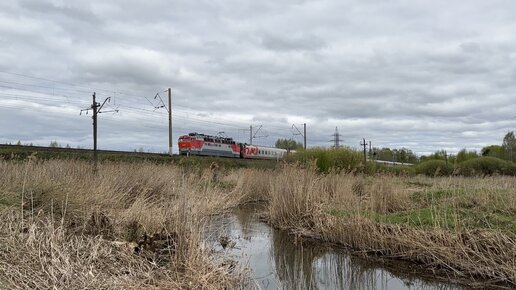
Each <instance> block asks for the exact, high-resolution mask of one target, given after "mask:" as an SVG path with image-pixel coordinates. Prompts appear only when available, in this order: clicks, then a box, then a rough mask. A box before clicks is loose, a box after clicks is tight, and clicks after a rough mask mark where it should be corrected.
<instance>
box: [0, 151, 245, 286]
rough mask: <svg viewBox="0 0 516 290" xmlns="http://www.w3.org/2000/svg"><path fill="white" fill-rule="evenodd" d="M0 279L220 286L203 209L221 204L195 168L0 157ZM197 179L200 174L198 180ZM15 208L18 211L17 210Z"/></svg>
mask: <svg viewBox="0 0 516 290" xmlns="http://www.w3.org/2000/svg"><path fill="white" fill-rule="evenodd" d="M0 172H1V173H2V174H1V175H0V185H1V187H0V193H1V199H0V211H1V212H2V215H3V221H6V222H3V224H2V225H1V227H0V281H1V282H0V285H3V286H5V287H8V288H12V289H49V288H53V289H142V288H150V289H224V288H226V289H228V288H234V287H236V286H237V285H239V283H240V278H239V274H238V273H231V271H230V269H228V268H227V267H226V266H224V265H217V264H214V263H212V262H211V260H210V257H209V254H208V253H207V251H206V250H205V249H204V248H203V239H202V236H201V233H202V228H203V225H204V222H205V219H206V216H207V215H208V214H210V212H214V211H216V210H217V209H219V208H222V207H224V206H226V204H227V200H226V199H225V198H224V195H227V193H225V192H224V190H223V189H221V188H217V187H216V186H214V185H213V183H212V182H211V180H210V177H206V174H205V173H203V172H193V173H184V172H182V170H181V169H180V168H177V167H173V166H167V165H155V164H125V163H105V164H102V166H101V167H100V170H99V172H98V175H94V174H92V172H91V166H90V165H89V164H88V163H86V162H81V161H59V160H50V161H44V162H41V161H38V160H29V161H26V162H8V161H0ZM205 180H206V182H205V183H203V181H205ZM20 209H21V210H20Z"/></svg>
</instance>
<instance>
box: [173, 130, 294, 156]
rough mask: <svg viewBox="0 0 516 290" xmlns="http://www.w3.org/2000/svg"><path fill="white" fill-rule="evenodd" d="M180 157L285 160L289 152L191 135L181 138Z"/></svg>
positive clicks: (231, 139) (214, 137)
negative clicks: (198, 156)
mask: <svg viewBox="0 0 516 290" xmlns="http://www.w3.org/2000/svg"><path fill="white" fill-rule="evenodd" d="M178 145H179V146H178V147H179V154H180V155H200V156H220V157H231V158H247V159H283V158H284V157H286V156H287V150H285V149H279V148H273V147H265V146H257V145H248V144H245V143H237V142H235V141H234V140H233V138H227V137H220V136H210V135H204V134H199V133H189V134H188V135H183V136H181V137H179V141H178Z"/></svg>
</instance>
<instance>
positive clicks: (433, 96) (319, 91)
mask: <svg viewBox="0 0 516 290" xmlns="http://www.w3.org/2000/svg"><path fill="white" fill-rule="evenodd" d="M514 11H516V2H514V1H509V0H507V1H497V0H495V1H478V0H472V1H467V3H465V2H463V1H441V0H434V1H408V0H394V1H377V0H368V1H340V0H335V1H330V0H327V1H303V0H285V1H251V2H250V1H241V0H225V1H218V0H215V1H182V0H181V1H164V0H162V1H160V0H151V1H143V2H142V1H136V0H128V1H97V0H92V1H64V0H48V1H47V0H43V1H41V0H16V1H2V2H0V45H1V47H2V50H1V51H0V143H8V142H11V143H15V142H17V141H18V140H20V141H21V142H22V143H33V144H35V145H36V144H38V145H48V144H49V143H50V142H51V141H54V140H55V141H58V142H59V143H61V144H63V145H65V144H70V145H71V146H72V147H77V146H81V147H85V148H89V147H91V146H92V145H91V142H92V141H91V140H92V137H91V135H92V132H91V131H92V128H91V119H90V118H89V117H90V116H89V115H88V116H86V115H79V111H80V110H81V109H84V108H87V107H88V106H90V105H91V95H92V94H93V92H96V93H97V99H98V100H100V101H103V100H104V99H105V98H107V97H111V100H112V101H111V103H109V104H108V105H109V106H110V108H113V109H115V108H116V109H118V110H119V113H118V114H109V113H108V114H101V115H100V116H99V148H101V149H122V150H133V149H139V148H143V149H144V150H146V151H154V152H164V151H166V150H167V142H168V135H167V114H166V111H165V110H163V109H155V108H154V106H153V104H155V103H154V102H156V103H157V100H155V99H154V96H155V95H156V94H157V93H160V94H161V96H162V97H164V96H166V94H165V93H163V91H164V90H166V89H167V88H169V87H171V88H172V92H173V113H174V117H173V123H174V139H175V140H177V137H178V136H179V135H181V134H185V133H188V132H195V131H196V132H200V133H206V134H217V133H219V132H225V134H226V135H228V136H230V137H233V138H235V139H236V140H238V141H242V142H246V141H247V140H248V138H249V131H247V130H248V129H249V126H250V125H253V126H256V127H258V126H260V125H262V128H263V129H262V130H263V132H260V134H263V135H262V136H263V138H258V139H256V140H254V141H253V143H258V144H263V145H272V144H274V142H275V140H276V139H278V138H291V137H293V138H297V140H298V141H302V137H301V136H298V135H294V134H295V133H296V132H295V131H294V130H293V129H292V124H296V125H297V126H298V127H299V126H300V124H302V123H307V132H308V134H307V135H308V140H307V141H308V146H309V147H310V146H331V145H332V144H331V142H329V140H331V138H332V137H331V135H332V134H333V132H334V130H335V127H336V126H338V128H339V132H340V134H341V138H342V139H343V140H344V141H343V142H342V143H343V144H344V145H348V146H352V147H358V146H359V143H360V140H361V139H362V138H366V139H367V140H371V141H372V143H373V146H378V147H393V148H401V147H406V148H410V149H412V150H414V151H415V152H417V153H419V154H423V153H428V152H432V151H436V150H439V149H445V150H448V151H449V152H456V151H458V150H460V149H461V148H468V149H477V150H478V149H480V148H481V147H483V146H485V145H489V144H500V143H501V141H502V138H503V136H504V135H505V133H506V132H507V131H509V130H516V118H514V117H516V102H515V100H516V82H515V79H516V18H515V17H514ZM176 150H177V148H176Z"/></svg>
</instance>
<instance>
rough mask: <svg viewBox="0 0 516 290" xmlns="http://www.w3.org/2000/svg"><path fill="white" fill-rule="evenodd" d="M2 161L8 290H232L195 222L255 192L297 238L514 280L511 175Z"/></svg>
mask: <svg viewBox="0 0 516 290" xmlns="http://www.w3.org/2000/svg"><path fill="white" fill-rule="evenodd" d="M91 169H92V168H91V164H90V163H89V162H86V161H81V160H39V159H35V158H28V159H26V160H23V161H18V160H3V161H0V173H1V175H0V215H1V217H2V221H4V222H3V223H2V224H0V285H6V286H7V287H9V288H13V289H38V288H39V289H48V288H53V287H55V288H57V289H77V288H81V289H84V288H95V289H97V288H103V289H136V288H138V289H139V288H151V289H152V288H155V289H160V288H162V289H166V288H186V289H224V288H226V289H232V288H235V287H238V286H239V285H242V283H244V282H243V281H244V280H245V275H243V274H242V273H241V272H240V271H235V270H234V269H232V268H231V267H228V265H224V264H218V263H217V262H215V261H216V260H215V259H212V253H210V252H209V251H207V250H206V249H205V247H204V243H203V237H202V234H201V233H202V232H203V231H202V229H203V226H204V223H205V222H206V221H207V220H208V219H209V218H210V216H211V215H213V214H218V213H221V212H224V211H225V210H227V209H229V208H232V207H236V206H239V205H242V204H246V203H250V202H255V201H262V202H264V203H265V207H266V212H267V217H266V218H267V219H268V220H269V222H270V223H271V224H272V225H273V226H275V227H278V228H283V229H287V230H289V231H290V232H291V233H292V234H294V235H297V236H304V237H310V238H315V239H318V240H320V241H321V242H325V243H331V244H333V245H335V246H339V247H346V248H348V249H350V250H353V251H355V252H356V253H358V254H360V255H375V256H383V257H386V258H391V259H402V260H406V261H410V262H413V263H415V264H418V265H423V266H424V267H425V268H426V269H428V270H432V271H439V272H444V273H446V275H451V276H453V277H456V278H460V279H465V280H464V281H466V283H467V282H468V281H470V282H471V281H482V283H493V284H498V285H502V286H504V285H505V286H506V287H514V286H516V178H514V177H499V176H498V177H497V176H494V177H484V178H464V177H436V178H430V177H422V176H393V175H374V176H364V175H360V174H355V173H345V172H341V173H331V172H330V173H326V174H321V173H320V172H318V170H316V169H311V168H309V167H308V168H301V167H299V166H295V165H288V164H283V165H282V166H280V167H278V168H276V169H256V168H236V169H235V168H233V169H227V168H223V167H222V166H221V167H217V166H215V167H211V169H210V168H204V167H197V166H181V165H178V164H175V165H174V164H156V163H154V162H143V163H137V162H109V161H104V162H101V166H100V168H99V172H98V174H97V175H94V174H92V170H91Z"/></svg>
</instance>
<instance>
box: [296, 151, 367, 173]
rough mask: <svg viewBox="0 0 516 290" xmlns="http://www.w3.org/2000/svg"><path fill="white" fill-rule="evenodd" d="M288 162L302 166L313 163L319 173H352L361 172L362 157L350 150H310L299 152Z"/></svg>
mask: <svg viewBox="0 0 516 290" xmlns="http://www.w3.org/2000/svg"><path fill="white" fill-rule="evenodd" d="M289 161H294V162H299V163H301V164H304V165H308V164H311V163H313V162H315V164H316V166H317V169H318V170H319V172H322V173H328V172H330V171H332V170H335V171H345V172H352V171H357V170H361V169H362V166H363V164H362V163H363V162H362V161H363V155H362V154H361V153H360V152H358V151H356V150H353V149H350V148H338V149H327V148H320V147H318V148H310V149H307V150H299V151H297V152H296V153H293V154H292V155H290V156H289Z"/></svg>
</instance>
